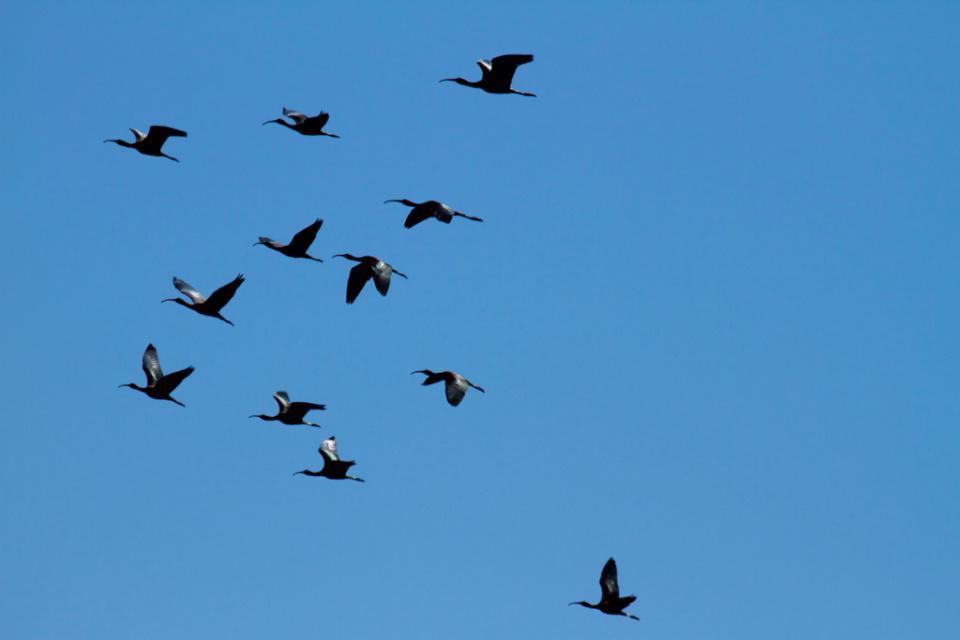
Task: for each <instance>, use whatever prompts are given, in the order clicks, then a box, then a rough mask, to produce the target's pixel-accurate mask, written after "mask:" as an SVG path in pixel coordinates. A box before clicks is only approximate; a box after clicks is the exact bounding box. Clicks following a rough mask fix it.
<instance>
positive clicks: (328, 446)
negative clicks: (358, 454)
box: [293, 436, 364, 482]
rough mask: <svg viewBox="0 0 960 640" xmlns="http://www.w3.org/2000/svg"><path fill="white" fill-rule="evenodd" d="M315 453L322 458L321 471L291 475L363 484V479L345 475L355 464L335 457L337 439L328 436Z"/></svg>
mask: <svg viewBox="0 0 960 640" xmlns="http://www.w3.org/2000/svg"><path fill="white" fill-rule="evenodd" d="M317 451H319V452H320V455H321V456H323V469H321V470H320V471H310V469H304V470H303V471H297V472H296V473H294V474H293V475H295V476H296V475H299V474H301V473H302V474H303V475H305V476H314V477H320V478H329V479H330V480H356V481H357V482H364V479H363V478H355V477H353V476H349V475H347V470H348V469H350V467H352V466H353V465H355V464H357V463H356V462H354V461H353V460H341V459H340V456H338V455H337V439H336V438H335V437H333V436H330V437H329V438H327V439H326V440H324V441H323V442H322V443H321V444H320V448H319V449H317Z"/></svg>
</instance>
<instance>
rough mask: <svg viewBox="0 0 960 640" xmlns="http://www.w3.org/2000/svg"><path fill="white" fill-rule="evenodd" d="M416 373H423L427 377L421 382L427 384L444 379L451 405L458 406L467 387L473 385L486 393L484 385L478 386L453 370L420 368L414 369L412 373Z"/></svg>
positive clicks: (448, 400)
mask: <svg viewBox="0 0 960 640" xmlns="http://www.w3.org/2000/svg"><path fill="white" fill-rule="evenodd" d="M414 373H423V374H425V375H426V376H427V377H426V378H424V379H423V382H421V383H420V384H422V385H424V386H426V385H428V384H436V383H438V382H441V381H443V383H444V386H445V387H446V388H445V389H444V391H445V392H446V394H447V402H449V403H450V405H451V406H454V407H455V406H457V405H458V404H460V402H461V401H462V400H463V396H465V395H466V393H467V387H473V388H474V389H476V390H477V391H479V392H480V393H486V391H484V390H483V387H478V386H477V385H475V384H473V383H472V382H470V381H469V380H467V379H466V378H464V377H463V376H461V375H460V374H458V373H454V372H453V371H436V372H435V371H430V369H420V370H419V371H412V372H411V373H410V375H413V374H414Z"/></svg>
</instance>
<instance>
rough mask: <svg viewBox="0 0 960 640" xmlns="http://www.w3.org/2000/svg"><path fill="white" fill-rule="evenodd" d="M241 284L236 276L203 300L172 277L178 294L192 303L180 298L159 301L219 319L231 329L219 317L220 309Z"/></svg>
mask: <svg viewBox="0 0 960 640" xmlns="http://www.w3.org/2000/svg"><path fill="white" fill-rule="evenodd" d="M242 284H243V276H242V275H238V276H237V277H236V278H234V279H233V280H232V281H231V282H228V283H227V284H225V285H223V286H222V287H220V288H219V289H217V290H216V291H214V292H213V293H211V294H210V297H209V298H204V297H203V296H202V295H201V294H200V292H199V291H197V290H196V289H194V288H193V287H191V286H190V285H188V284H187V283H186V282H184V281H183V280H181V279H180V278H178V277H176V276H174V277H173V286H175V287H176V288H177V289H179V290H180V293H182V294H183V295H185V296H187V297H188V298H190V300H191V301H192V302H187V301H186V300H184V299H182V298H167V299H165V300H161V302H176V303H177V304H179V305H181V306H184V307H186V308H187V309H193V310H194V311H196V312H197V313H199V314H200V315H204V316H210V317H211V318H219V319H221V320H223V321H224V322H226V323H227V324H229V325H230V326H231V327H232V326H233V323H232V322H230V321H229V320H227V319H226V318H224V317H223V316H222V315H220V309H223V307H224V306H226V304H227V303H228V302H230V299H231V298H233V294H235V293H236V292H237V289H239V288H240V285H242Z"/></svg>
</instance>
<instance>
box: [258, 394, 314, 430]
mask: <svg viewBox="0 0 960 640" xmlns="http://www.w3.org/2000/svg"><path fill="white" fill-rule="evenodd" d="M273 398H274V400H276V401H277V404H278V405H280V409H279V411H277V415H275V416H268V415H265V414H262V413H261V414H259V415H257V414H254V415H252V416H250V417H251V418H260V419H261V420H277V421H278V422H280V423H282V424H289V425H297V424H305V425H307V426H308V427H319V426H320V425H318V424H314V423H313V422H307V421H306V420H304V419H303V418H304V416H306V415H307V412H309V411H313V410H314V409H316V410H318V411H323V410H324V409H326V408H327V405H325V404H314V403H312V402H290V396H288V395H287V392H286V391H277V392H276V393H275V394H273Z"/></svg>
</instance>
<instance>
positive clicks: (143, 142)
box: [104, 124, 187, 162]
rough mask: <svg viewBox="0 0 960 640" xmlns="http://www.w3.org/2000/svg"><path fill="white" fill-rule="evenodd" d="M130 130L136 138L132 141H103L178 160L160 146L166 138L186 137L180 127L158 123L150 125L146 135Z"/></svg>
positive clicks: (145, 153) (146, 153)
mask: <svg viewBox="0 0 960 640" xmlns="http://www.w3.org/2000/svg"><path fill="white" fill-rule="evenodd" d="M130 131H133V135H134V136H135V137H136V140H134V141H133V142H127V141H126V140H120V139H119V138H113V139H110V140H104V142H116V143H117V144H118V145H120V146H121V147H130V148H131V149H136V150H137V151H139V152H140V153H142V154H143V155H145V156H162V157H164V158H170V159H171V160H173V161H174V162H180V161H179V160H177V159H176V158H174V157H173V156H168V155H167V154H165V153H164V152H163V151H161V150H160V148H161V147H163V143H164V142H166V141H167V138H173V137H176V138H186V137H187V132H186V131H180V129H174V128H173V127H164V126H162V125H158V124H155V125H153V126H152V127H150V130H149V131H147V133H146V135H144V133H143V132H142V131H137V130H136V129H130Z"/></svg>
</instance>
